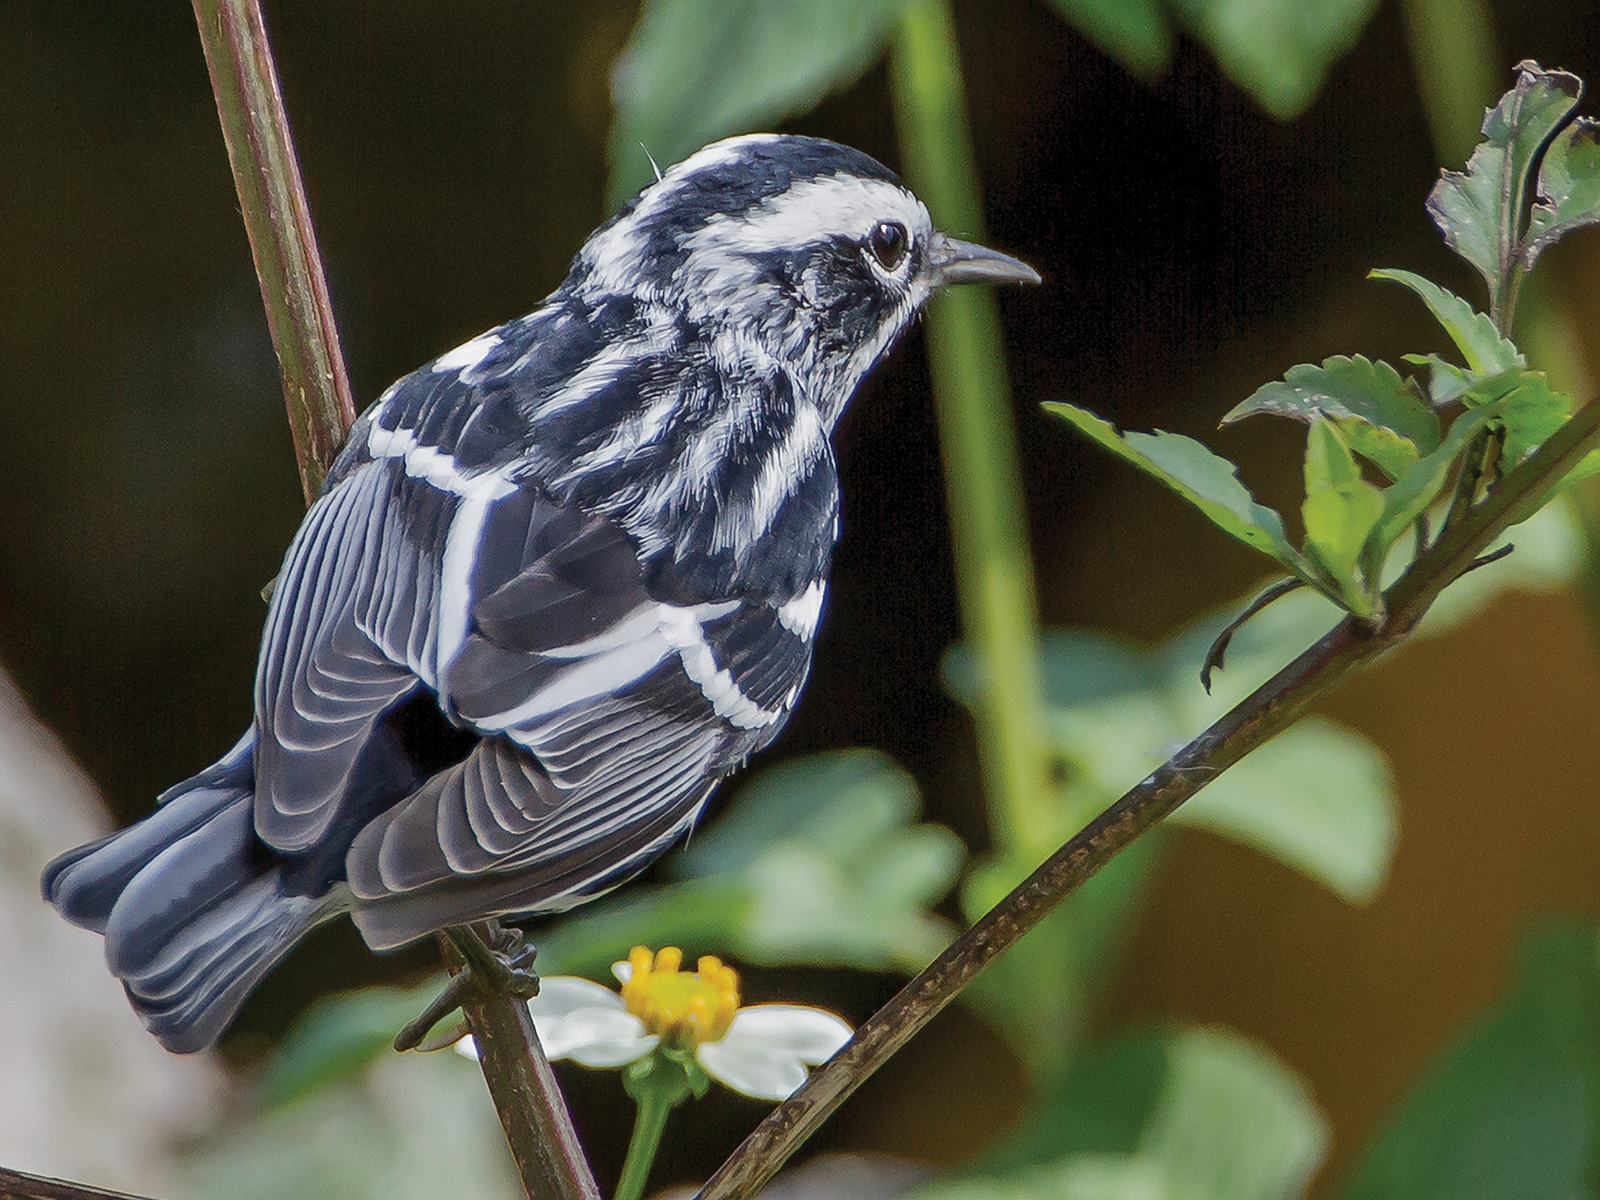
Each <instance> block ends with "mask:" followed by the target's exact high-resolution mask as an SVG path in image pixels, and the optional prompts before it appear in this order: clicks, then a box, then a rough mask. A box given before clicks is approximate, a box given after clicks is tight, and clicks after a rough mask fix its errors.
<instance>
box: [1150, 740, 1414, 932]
mask: <svg viewBox="0 0 1600 1200" xmlns="http://www.w3.org/2000/svg"><path fill="white" fill-rule="evenodd" d="M1171 819H1172V820H1173V821H1175V822H1177V823H1178V824H1180V825H1188V826H1191V827H1194V828H1198V829H1206V830H1209V831H1211V832H1212V833H1217V834H1221V835H1222V836H1224V837H1227V838H1231V839H1232V840H1233V841H1236V842H1239V843H1240V844H1242V845H1246V846H1251V847H1253V848H1254V849H1256V850H1259V851H1260V852H1261V853H1262V854H1265V855H1266V856H1267V857H1268V858H1273V859H1276V860H1277V861H1279V862H1281V863H1283V864H1285V865H1286V866H1289V867H1292V868H1293V869H1295V870H1297V871H1299V872H1300V873H1301V874H1303V875H1305V876H1306V877H1308V878H1310V879H1314V880H1316V881H1317V882H1318V883H1321V884H1322V885H1323V886H1325V887H1327V888H1328V889H1329V890H1330V891H1332V892H1335V893H1336V894H1338V895H1339V896H1341V897H1342V898H1343V899H1345V900H1346V901H1348V902H1349V903H1351V904H1365V903H1367V902H1368V901H1370V900H1371V899H1372V898H1373V897H1374V896H1375V895H1376V894H1377V892H1378V888H1379V887H1380V886H1381V885H1382V883H1383V880H1384V877H1385V876H1386V875H1387V873H1388V869H1389V862H1390V860H1391V859H1392V858H1393V856H1394V847H1395V840H1396V837H1397V835H1398V828H1399V801H1398V799H1397V797H1396V796H1395V792H1394V780H1393V778H1392V776H1391V774H1390V771H1389V764H1388V763H1387V761H1386V760H1385V759H1384V757H1383V754H1382V753H1381V752H1380V751H1379V750H1378V748H1377V747H1376V746H1374V745H1373V744H1372V743H1371V742H1369V741H1368V740H1367V739H1366V738H1364V737H1361V736H1359V735H1358V734H1354V733H1351V732H1350V731H1349V730H1347V729H1344V728H1342V727H1340V726H1338V725H1335V724H1333V723H1332V722H1330V721H1325V720H1322V719H1320V718H1318V717H1308V718H1306V719H1305V720H1303V721H1301V722H1300V723H1299V724H1298V725H1295V726H1293V727H1291V728H1290V729H1287V730H1285V731H1284V732H1283V733H1281V734H1279V735H1278V736H1277V737H1276V738H1274V739H1273V740H1272V741H1270V742H1268V743H1267V744H1266V745H1264V746H1262V747H1261V748H1260V749H1259V750H1257V751H1256V752H1255V753H1253V754H1251V755H1249V756H1247V757H1246V758H1244V759H1241V760H1240V761H1239V762H1238V763H1236V764H1234V766H1233V767H1231V768H1230V769H1228V770H1227V771H1224V772H1223V773H1222V774H1221V775H1219V776H1218V777H1217V779H1216V780H1215V781H1214V782H1213V783H1212V784H1211V785H1210V786H1209V787H1207V788H1205V789H1204V790H1203V791H1202V792H1200V794H1199V795H1197V796H1196V797H1195V798H1194V799H1192V800H1190V801H1189V802H1188V803H1187V804H1185V805H1183V806H1182V807H1181V808H1179V809H1178V810H1177V811H1176V812H1174V813H1173V814H1172V818H1171Z"/></svg>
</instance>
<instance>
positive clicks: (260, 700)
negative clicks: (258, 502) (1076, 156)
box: [43, 136, 1039, 1051]
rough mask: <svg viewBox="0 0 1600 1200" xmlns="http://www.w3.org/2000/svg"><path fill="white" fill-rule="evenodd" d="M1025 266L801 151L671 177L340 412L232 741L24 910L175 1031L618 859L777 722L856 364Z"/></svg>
mask: <svg viewBox="0 0 1600 1200" xmlns="http://www.w3.org/2000/svg"><path fill="white" fill-rule="evenodd" d="M1038 278H1039V277H1038V275H1037V274H1035V272H1034V271H1033V270H1032V269H1031V268H1029V267H1027V266H1025V265H1024V264H1022V263H1020V262H1018V261H1017V260H1015V259H1013V258H1008V257H1007V256H1005V255H1003V254H998V253H995V252H994V251H991V250H986V249H983V248H981V247H978V246H973V245H969V244H967V243H965V242H960V241H957V240H955V239H953V238H950V237H946V236H945V235H944V234H942V233H939V232H937V231H936V230H935V229H934V228H933V225H932V223H931V222H930V220H929V217H928V212H927V209H926V208H924V207H923V205H922V204H921V202H919V201H918V200H917V198H916V197H915V196H913V195H912V194H911V193H910V192H909V191H907V190H906V188H905V187H904V186H903V185H902V184H901V183H900V181H899V180H898V179H897V178H896V177H895V176H894V174H893V173H891V172H890V171H888V170H886V169H885V168H884V167H882V166H880V165H879V164H878V163H877V162H874V161H873V160H872V159H870V158H868V157H867V156H866V155H863V154H861V153H859V152H858V151H855V150H851V149H848V148H846V147H844V146H839V145H835V144H833V143H831V142H826V141H819V140H815V139H811V138H798V137H777V136H752V137H741V138H733V139H730V140H727V141H723V142H718V143H716V144H714V145H711V146H708V147H706V148H705V149H704V150H701V151H700V152H699V153H697V154H695V155H694V156H692V157H691V158H689V159H688V160H686V161H685V162H682V163H680V164H678V165H677V166H675V167H673V168H672V169H671V170H669V171H667V172H666V174H665V175H663V176H662V177H661V178H660V179H659V180H658V181H657V182H656V183H654V184H652V185H651V186H650V187H647V188H646V189H645V190H644V191H643V192H641V193H640V194H639V195H638V196H637V197H635V198H634V199H633V200H632V201H630V202H629V203H628V204H627V205H625V206H624V207H623V209H622V210H621V211H620V212H619V213H618V214H617V215H616V216H615V217H613V218H612V219H611V220H610V221H609V222H607V223H606V224H605V225H603V226H601V227H600V228H599V229H598V230H597V231H596V232H595V233H594V234H593V235H592V236H591V237H590V238H589V240H588V242H587V243H586V244H585V245H584V247H583V249H582V250H581V251H580V252H579V253H578V256H577V258H576V259H575V260H574V262H573V264H572V270H571V272H570V274H569V275H568V276H567V278H566V281H565V282H564V283H563V284H562V285H561V286H560V287H559V288H558V289H557V290H556V291H555V292H554V293H553V294H552V295H551V296H550V297H549V298H548V299H547V300H546V301H545V302H544V303H543V304H541V305H540V306H539V308H537V309H536V310H535V311H534V312H533V313H531V314H529V315H528V316H526V317H522V318H521V319H519V320H516V321H512V322H510V323H509V324H506V325H502V326H500V327H499V328H498V329H493V330H490V331H489V332H488V333H485V334H483V335H482V336H481V337H477V338H474V339H473V340H471V341H470V342H467V343H466V344H465V345H463V346H460V347H458V348H457V349H455V350H452V351H450V352H449V353H448V354H445V355H443V356H441V357H440V358H437V359H435V360H434V361H433V362H432V363H429V364H428V365H427V366H425V367H423V368H421V369H420V370H418V371H415V372H413V373H412V374H410V375H407V376H406V377H405V378H404V379H401V380H400V381H399V382H398V383H396V384H394V385H393V386H392V387H390V388H389V389H388V391H386V392H385V393H384V394H383V395H382V396H381V397H380V398H379V399H378V401H377V403H375V404H374V405H373V406H372V407H371V408H370V409H368V410H367V412H366V413H365V414H364V415H363V416H362V417H361V419H360V420H359V421H358V422H356V424H355V426H354V427H353V428H352V429H351V431H350V439H349V442H348V444H347V445H346V447H345V449H344V451H343V453H342V454H341V455H340V456H339V459H338V461H337V462H336V464H335V465H334V468H333V470H332V472H331V473H330V474H329V476H328V479H327V482H326V484H325V485H324V487H323V491H322V494H321V496H320V497H319V498H318V500H317V502H316V503H315V504H314V505H313V506H312V507H311V509H310V511H309V512H308V513H307V515H306V518H305V522H304V524H303V525H302V526H301V527H300V530H299V532H298V534H296V536H295V539H294V542H293V544H292V545H291V546H290V547H289V552H288V555H287V557H286V558H285V560H284V565H283V571H282V574H281V575H280V576H279V579H278V583H277V586H276V589H275V591H274V594H273V597H272V602H271V607H270V611H269V613H268V616H267V624H266V631H265V634H264V636H263V639H262V647H261V657H260V662H259V666H258V669H257V674H256V686H255V713H256V715H255V720H254V722H253V724H252V726H251V728H250V730H249V731H248V732H247V733H246V734H245V735H244V737H243V738H241V739H240V741H239V742H238V743H237V744H236V745H235V746H234V747H233V749H232V750H230V751H229V752H228V753H227V754H226V755H225V756H224V757H223V758H222V759H221V760H220V761H219V762H217V763H216V764H215V765H214V766H211V767H209V768H207V769H206V770H205V771H202V772H201V773H200V774H199V775H196V776H195V777H194V778H193V779H190V780H188V781H187V782H185V783H181V784H179V785H177V786H176V787H174V788H172V789H171V790H169V791H168V792H166V793H165V794H164V795H163V796H162V797H161V799H160V807H159V808H158V809H157V811H156V812H155V813H154V814H152V815H151V816H150V817H148V818H146V819H145V820H143V821H142V822H140V823H138V824H136V825H134V826H132V827H130V828H128V829H126V830H123V831H122V832H120V833H117V834H113V835H112V836H111V837H109V838H106V839H103V840H102V841H99V842H96V843H93V844H92V845H88V846H84V847H81V848H79V849H77V850H74V851H71V852H70V853H68V854H65V855H63V856H62V857H61V858H58V859H57V860H56V861H55V862H53V863H51V864H50V866H49V867H48V868H46V870H45V873H44V879H43V889H44V893H45V896H46V897H47V899H49V900H50V902H51V903H53V904H55V905H56V906H57V907H58V908H59V909H60V910H61V912H62V913H63V914H64V915H65V916H66V917H67V919H69V920H71V921H73V922H75V923H77V924H79V925H83V926H86V927H88V928H90V929H94V930H97V931H99V932H102V933H104V935H105V940H106V946H105V949H106V960H107V962H108V964H109V965H110V968H111V970H112V972H113V973H114V974H115V975H117V976H118V977H119V978H120V979H121V980H122V981H123V984H124V986H125V988H126V990H127V993H128V996H129V998H130V999H131V1001H132V1003H133V1005H134V1007H135V1008H136V1009H137V1010H138V1011H139V1013H140V1014H141V1016H142V1017H143V1018H144V1021H145V1023H146V1024H147V1025H148V1026H149V1028H150V1030H151V1032H153V1033H154V1034H155V1035H156V1036H157V1037H158V1038H160V1039H161V1041H162V1042H163V1043H164V1044H165V1045H166V1046H167V1047H169V1048H170V1049H173V1050H177V1051H190V1050H196V1049H198V1048H200V1047H202V1046H205V1045H207V1044H208V1043H210V1042H212V1041H213V1040H215V1038H216V1037H217V1035H218V1034H219V1033H220V1032H221V1031H222V1029H223V1028H224V1027H225V1026H226V1025H227V1024H228V1023H229V1021H231V1020H232V1018H233V1016H234V1014H235V1013H236V1012H237V1011H238V1008H239V1006H240V1005H241V1004H242V1003H243V1001H244V998H245V996H246V995H247V994H248V993H249V991H250V989H251V988H252V987H254V986H255V984H256V983H257V982H259V981H260V979H261V978H262V976H264V975H265V974H266V973H267V971H268V970H269V969H270V968H271V967H272V965H273V964H274V963H275V962H276V961H277V960H278V959H279V958H281V957H282V956H283V954H284V953H285V952H286V951H287V950H288V948H289V947H290V946H291V945H292V944H293V943H294V942H295V940H296V939H298V938H299V937H300V936H302V935H303V934H304V933H305V932H306V931H307V930H308V929H310V928H311V927H312V926H314V925H316V924H317V923H318V922H320V921H323V920H325V919H327V918H329V917H331V916H333V915H335V914H337V913H340V912H349V913H350V914H351V916H352V917H353V919H354V920H355V923H356V925H357V926H358V927H359V928H360V930H361V933H362V935H363V936H364V937H365V939H366V941H367V943H368V945H370V946H371V947H372V948H374V949H376V950H384V949H388V948H391V947H396V946H400V945H403V944H405V943H407V942H411V941H414V940H415V939H417V938H419V937H422V936H423V935H425V934H427V933H429V932H430V931H433V930H436V929H439V928H441V927H443V926H447V925H455V924H461V923H465V922H469V921H473V920H477V919H480V918H484V917H488V916H493V915H499V914H508V913H529V912H552V911H558V910H561V909H564V908H567V907H570V906H572V905H574V904H577V903H579V902H581V901H583V900H586V899H589V898H591V897H593V896H595V895H597V894H599V893H601V892H603V891H605V890H607V889H609V888H611V887H613V886H615V885H616V884H618V883H620V882H622V881H623V880H626V879H627V878H629V877H630V876H632V875H634V874H636V873H637V872H638V871H640V870H641V869H643V868H644V867H645V866H646V865H648V864H649V863H650V862H651V861H652V860H654V859H655V858H656V857H657V856H659V855H660V854H661V853H662V852H663V851H665V850H666V849H667V848H668V847H669V846H671V845H672V844H673V842H675V841H677V840H678V839H679V838H681V837H682V836H683V835H684V834H685V833H686V832H687V831H688V829H689V828H690V827H691V826H692V825H693V824H694V822H695V820H696V818H698V817H699V815H700V813H701V811H702V809H703V808H704V807H705V804H706V800H707V797H708V796H709V795H710V794H711V791H712V789H713V788H715V787H716V785H717V782H718V780H720V779H721V778H722V777H723V776H724V775H727V774H728V773H729V772H731V771H732V770H734V769H735V768H736V767H738V766H739V765H741V764H742V763H743V762H744V761H745V760H746V759H747V758H749V757H750V755H751V754H752V753H753V752H755V751H756V750H759V749H761V747H763V746H765V745H766V744H767V743H768V742H770V741H771V740H772V739H773V738H774V737H775V736H776V735H777V733H778V731H779V730H780V729H781V728H782V727H783V725H784V723H785V722H786V721H787V720H788V718H789V714H790V713H791V712H792V711H793V709H794V705H795V701H796V698H797V697H798V696H799V694H800V689H801V686H802V684H803V683H804V682H805V678H806V675H807V672H808V671H809V669H810V665H811V652H812V645H813V642H814V639H815V635H816V630H817V621H818V618H819V616H820V614H821V611H822V605H823V596H824V593H825V590H826V587H827V576H828V565H829V559H830V556H831V554H832V549H833V544H834V542H835V540H836V538H837V536H838V525H839V481H838V475H837V471H836V468H835V464H834V458H833V449H832V446H831V444H830V441H829V437H830V435H831V434H832V432H833V429H834V427H835V425H836V424H837V423H838V421H839V417H840V414H841V413H842V412H843V410H844V408H845V406H846V404H848V403H849V401H850V398H851V397H852V396H853V395H854V394H855V393H856V391H857V389H858V388H859V387H860V385H861V382H862V380H863V379H864V378H865V377H866V375H867V373H868V372H869V371H870V370H871V369H872V368H873V366H875V365H876V364H877V363H878V362H879V361H880V360H881V359H882V358H883V357H884V355H885V354H886V353H888V351H889V349H890V347H892V346H893V345H894V343H895V341H896V340H897V339H898V338H899V337H900V335H901V334H902V333H904V332H905V330H906V328H907V326H909V325H910V324H911V323H912V321H913V320H915V319H916V318H917V316H918V315H919V314H920V312H921V311H922V308H923V306H924V304H925V303H926V302H927V300H928V299H929V297H930V296H932V295H933V294H934V293H936V292H938V291H939V290H940V289H941V288H944V287H947V286H949V285H951V284H956V283H967V282H1007V281H1010V282H1037V281H1038Z"/></svg>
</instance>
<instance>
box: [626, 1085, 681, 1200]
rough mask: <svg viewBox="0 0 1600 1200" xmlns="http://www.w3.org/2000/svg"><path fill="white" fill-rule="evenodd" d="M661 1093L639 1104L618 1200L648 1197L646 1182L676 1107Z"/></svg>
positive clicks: (653, 1094) (646, 1095)
mask: <svg viewBox="0 0 1600 1200" xmlns="http://www.w3.org/2000/svg"><path fill="white" fill-rule="evenodd" d="M657 1097H658V1093H657V1092H655V1091H653V1090H652V1091H648V1092H646V1093H645V1098H644V1099H642V1100H640V1101H639V1109H638V1113H637V1115H636V1116H635V1117H634V1119H633V1138H632V1140H630V1141H629V1142H628V1157H627V1158H625V1159H623V1161H622V1178H621V1179H620V1180H618V1181H617V1196H616V1200H639V1197H641V1196H643V1195H644V1185H645V1181H646V1180H647V1179H649V1178H650V1168H651V1167H652V1166H653V1165H654V1164H655V1161H656V1151H657V1150H658V1149H660V1147H661V1134H662V1132H663V1131H664V1130H665V1129H666V1128H667V1117H668V1116H670V1115H671V1114H672V1104H671V1103H670V1102H669V1101H667V1100H666V1099H665V1098H657Z"/></svg>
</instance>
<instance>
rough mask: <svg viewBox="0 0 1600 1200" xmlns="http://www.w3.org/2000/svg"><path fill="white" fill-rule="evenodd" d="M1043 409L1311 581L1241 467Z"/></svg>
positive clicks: (1073, 412) (1078, 411)
mask: <svg viewBox="0 0 1600 1200" xmlns="http://www.w3.org/2000/svg"><path fill="white" fill-rule="evenodd" d="M1045 408H1046V409H1047V410H1049V411H1050V412H1053V413H1055V414H1056V415H1057V416H1058V417H1064V418H1065V419H1066V420H1068V421H1070V422H1071V423H1072V424H1073V425H1075V426H1076V427H1077V428H1078V429H1079V430H1081V431H1082V432H1083V433H1085V434H1087V435H1088V436H1089V437H1091V438H1093V439H1094V440H1095V441H1097V442H1099V443H1100V444H1101V445H1102V446H1104V447H1106V449H1108V450H1110V451H1112V452H1113V453H1115V454H1117V455H1118V456H1120V457H1122V458H1124V459H1126V460H1127V461H1128V462H1131V463H1133V464H1134V466H1136V467H1138V468H1140V469H1141V470H1143V471H1144V472H1146V473H1147V474H1149V475H1153V476H1155V478H1157V479H1159V480H1160V481H1161V482H1162V483H1164V484H1166V485H1167V486H1168V487H1169V488H1171V489H1172V490H1173V491H1175V492H1177V493H1178V495H1180V496H1182V497H1183V498H1184V499H1186V500H1188V501H1189V502H1190V503H1191V504H1193V505H1194V506H1195V507H1196V508H1198V509H1199V510H1200V511H1201V512H1203V513H1204V514H1205V515H1206V516H1207V517H1208V518H1210V520H1211V521H1212V522H1213V523H1214V524H1215V525H1216V526H1217V527H1218V528H1220V529H1221V530H1223V531H1224V532H1225V533H1229V534H1232V535H1233V536H1234V537H1236V538H1238V539H1239V540H1240V541H1241V542H1244V543H1245V545H1247V546H1253V547H1255V548H1256V549H1257V550H1259V551H1261V552H1262V553H1263V554H1265V555H1267V556H1269V557H1271V558H1274V559H1276V560H1277V561H1278V562H1280V563H1282V564H1283V566H1285V567H1286V568H1287V569H1288V570H1290V571H1291V572H1293V573H1294V574H1295V575H1297V576H1299V577H1300V578H1302V579H1305V580H1307V581H1308V582H1311V581H1314V580H1316V572H1315V571H1314V570H1313V569H1312V568H1311V565H1310V564H1309V563H1308V562H1306V560H1305V559H1304V557H1302V556H1301V554H1300V553H1299V551H1297V550H1296V549H1295V548H1294V547H1293V546H1292V545H1290V544H1289V540H1288V538H1287V537H1286V536H1285V535H1284V532H1283V518H1282V517H1280V516H1279V515H1278V514H1277V512H1275V511H1274V510H1273V509H1270V508H1268V507H1267V506H1266V505H1264V504H1258V503H1256V499H1255V497H1254V496H1252V495H1251V494H1250V492H1249V490H1248V489H1247V488H1246V487H1245V486H1244V484H1242V483H1240V482H1239V475H1238V468H1237V467H1235V466H1234V465H1233V464H1232V463H1231V462H1229V461H1228V460H1227V459H1225V458H1222V457H1220V456H1219V455H1216V454H1213V453H1212V452H1211V451H1210V450H1208V449H1206V448H1205V447H1204V446H1202V445H1201V444H1200V443H1199V442H1197V441H1195V440H1194V439H1193V438H1187V437H1184V436H1183V435H1181V434H1176V433H1165V432H1157V433H1153V434H1150V433H1129V434H1126V435H1124V434H1119V433H1118V432H1117V430H1116V427H1115V426H1114V425H1112V424H1111V423H1110V422H1109V421H1104V420H1102V419H1101V418H1099V417H1097V416H1095V415H1094V414H1093V413H1091V412H1089V411H1087V410H1086V409H1082V408H1078V407H1077V406H1076V405H1072V404H1062V403H1059V402H1050V403H1046V404H1045Z"/></svg>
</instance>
